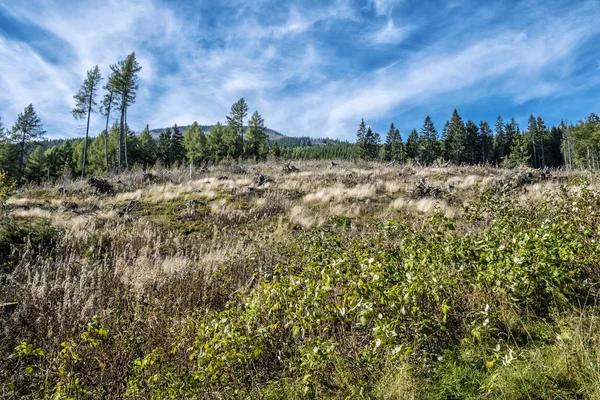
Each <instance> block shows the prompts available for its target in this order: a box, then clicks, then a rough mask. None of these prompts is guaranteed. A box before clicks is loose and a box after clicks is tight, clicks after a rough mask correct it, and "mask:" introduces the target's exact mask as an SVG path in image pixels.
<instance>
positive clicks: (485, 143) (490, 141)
mask: <svg viewBox="0 0 600 400" xmlns="http://www.w3.org/2000/svg"><path fill="white" fill-rule="evenodd" d="M479 134H480V137H481V160H482V161H483V163H484V164H487V163H489V162H490V160H491V158H492V157H493V145H494V137H493V136H492V128H490V124H488V123H487V122H486V121H480V122H479Z"/></svg>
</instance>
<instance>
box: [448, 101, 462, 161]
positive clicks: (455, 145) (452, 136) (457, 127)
mask: <svg viewBox="0 0 600 400" xmlns="http://www.w3.org/2000/svg"><path fill="white" fill-rule="evenodd" d="M447 135H448V136H447V138H446V147H447V149H448V150H447V151H448V158H449V160H450V161H452V162H453V163H455V164H460V163H462V162H464V161H466V160H467V158H466V157H465V149H466V146H465V144H466V143H465V142H466V129H465V124H464V122H463V120H462V118H461V117H460V115H459V114H458V111H456V109H455V110H454V112H453V113H452V118H451V119H450V124H449V125H448V133H447Z"/></svg>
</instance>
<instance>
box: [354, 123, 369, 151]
mask: <svg viewBox="0 0 600 400" xmlns="http://www.w3.org/2000/svg"><path fill="white" fill-rule="evenodd" d="M366 137H367V124H365V120H364V118H363V119H361V120H360V124H359V125H358V130H357V131H356V149H357V156H358V158H365V157H366V148H367V146H366Z"/></svg>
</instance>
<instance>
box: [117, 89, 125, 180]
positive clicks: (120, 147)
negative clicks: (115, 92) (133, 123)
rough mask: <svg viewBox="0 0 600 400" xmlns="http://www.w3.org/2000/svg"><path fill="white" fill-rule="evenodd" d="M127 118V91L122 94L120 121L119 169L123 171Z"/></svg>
mask: <svg viewBox="0 0 600 400" xmlns="http://www.w3.org/2000/svg"><path fill="white" fill-rule="evenodd" d="M124 119H125V93H123V95H122V96H121V120H120V121H119V122H120V123H119V170H118V172H119V173H120V172H121V165H122V164H123V124H124Z"/></svg>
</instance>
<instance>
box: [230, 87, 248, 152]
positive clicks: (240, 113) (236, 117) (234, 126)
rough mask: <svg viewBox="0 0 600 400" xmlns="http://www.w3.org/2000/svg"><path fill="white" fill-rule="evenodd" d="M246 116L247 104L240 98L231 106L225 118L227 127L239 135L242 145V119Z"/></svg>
mask: <svg viewBox="0 0 600 400" xmlns="http://www.w3.org/2000/svg"><path fill="white" fill-rule="evenodd" d="M247 115H248V104H246V100H244V98H243V97H242V98H241V99H239V100H238V101H236V102H235V103H233V105H232V106H231V112H230V113H229V115H228V116H227V117H226V118H227V127H228V128H230V129H231V130H232V132H234V133H236V134H238V135H240V137H241V139H242V143H244V118H246V116H247Z"/></svg>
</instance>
